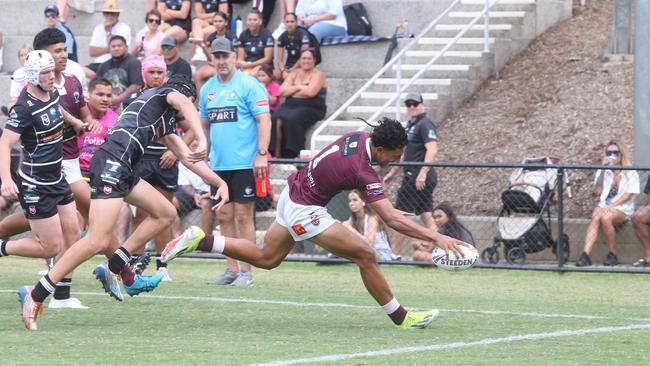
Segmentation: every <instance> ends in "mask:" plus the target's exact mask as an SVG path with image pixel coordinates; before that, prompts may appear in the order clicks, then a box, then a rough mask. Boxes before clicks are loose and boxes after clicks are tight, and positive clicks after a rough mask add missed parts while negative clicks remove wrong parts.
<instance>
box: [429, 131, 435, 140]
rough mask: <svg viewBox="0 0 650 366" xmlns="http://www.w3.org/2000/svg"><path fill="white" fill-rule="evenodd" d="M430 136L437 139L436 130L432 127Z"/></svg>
mask: <svg viewBox="0 0 650 366" xmlns="http://www.w3.org/2000/svg"><path fill="white" fill-rule="evenodd" d="M429 138H430V139H432V140H435V139H436V131H434V130H433V129H430V130H429Z"/></svg>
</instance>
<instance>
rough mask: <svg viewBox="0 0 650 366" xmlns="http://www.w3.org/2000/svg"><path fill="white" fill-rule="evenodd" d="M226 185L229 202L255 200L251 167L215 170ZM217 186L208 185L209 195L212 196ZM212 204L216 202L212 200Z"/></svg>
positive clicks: (253, 177)
mask: <svg viewBox="0 0 650 366" xmlns="http://www.w3.org/2000/svg"><path fill="white" fill-rule="evenodd" d="M215 173H217V174H218V175H219V176H220V177H221V179H223V180H224V181H225V182H226V184H227V185H228V194H229V196H230V202H237V203H248V202H255V175H253V169H241V170H221V171H215ZM216 193H217V187H215V186H210V196H211V197H214V195H215V194H216ZM212 204H216V202H215V200H212Z"/></svg>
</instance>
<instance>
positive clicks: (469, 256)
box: [431, 244, 478, 271]
mask: <svg viewBox="0 0 650 366" xmlns="http://www.w3.org/2000/svg"><path fill="white" fill-rule="evenodd" d="M458 248H459V249H460V250H461V252H463V254H464V255H465V257H464V258H456V255H455V254H454V253H453V252H451V251H449V253H447V252H445V251H444V250H443V249H441V248H439V247H436V248H435V249H434V250H433V252H432V253H431V254H432V256H433V258H432V260H433V263H434V264H435V265H436V267H438V268H442V269H444V270H447V271H464V270H466V269H468V268H472V267H473V266H474V265H475V264H476V262H478V251H477V250H476V248H474V247H473V246H471V245H469V244H467V245H459V246H458Z"/></svg>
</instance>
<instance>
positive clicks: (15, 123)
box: [7, 109, 20, 127]
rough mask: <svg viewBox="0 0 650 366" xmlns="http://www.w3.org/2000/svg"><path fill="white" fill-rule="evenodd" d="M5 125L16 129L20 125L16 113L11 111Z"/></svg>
mask: <svg viewBox="0 0 650 366" xmlns="http://www.w3.org/2000/svg"><path fill="white" fill-rule="evenodd" d="M7 124H8V125H9V126H11V127H18V125H19V124H20V121H19V120H18V113H16V111H15V110H14V109H12V110H11V113H9V120H7Z"/></svg>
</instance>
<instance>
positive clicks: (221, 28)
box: [194, 11, 238, 90]
mask: <svg viewBox="0 0 650 366" xmlns="http://www.w3.org/2000/svg"><path fill="white" fill-rule="evenodd" d="M212 27H213V29H214V32H212V33H211V34H209V35H208V36H207V39H206V42H205V43H203V44H202V45H201V46H202V48H203V52H204V53H205V54H206V55H208V57H207V58H208V64H207V65H203V66H201V67H199V69H198V70H196V73H195V74H194V82H195V83H196V89H197V90H201V87H202V86H203V84H204V83H205V82H206V81H207V80H208V79H209V78H211V77H213V76H214V75H215V74H216V73H217V70H216V68H215V67H214V65H211V64H210V63H211V61H212V52H211V50H210V48H211V45H212V42H213V41H214V40H215V39H217V38H219V37H224V38H226V39H227V40H229V41H230V42H231V43H232V45H233V48H234V49H236V48H237V42H238V41H237V36H235V34H234V33H233V32H231V31H230V28H228V14H226V13H223V12H220V11H218V12H216V13H214V19H213V20H212Z"/></svg>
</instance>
